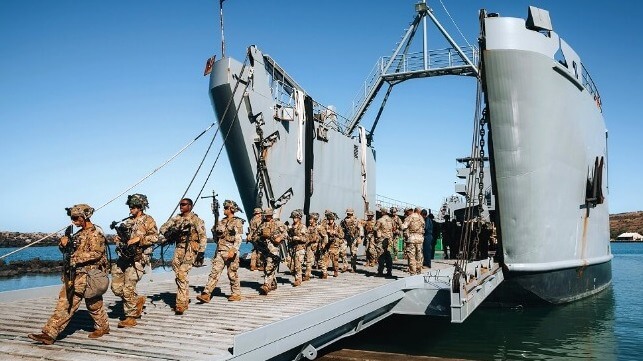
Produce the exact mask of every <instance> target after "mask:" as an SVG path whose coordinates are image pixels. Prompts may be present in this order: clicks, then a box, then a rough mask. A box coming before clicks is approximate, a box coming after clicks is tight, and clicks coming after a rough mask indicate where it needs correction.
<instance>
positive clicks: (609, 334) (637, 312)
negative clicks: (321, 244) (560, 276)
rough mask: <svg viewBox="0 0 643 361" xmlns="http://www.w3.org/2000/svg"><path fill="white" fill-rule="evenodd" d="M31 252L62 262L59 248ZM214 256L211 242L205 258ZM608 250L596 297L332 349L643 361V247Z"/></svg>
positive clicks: (380, 334) (399, 324)
mask: <svg viewBox="0 0 643 361" xmlns="http://www.w3.org/2000/svg"><path fill="white" fill-rule="evenodd" d="M243 247H244V249H245V250H247V249H248V248H249V247H248V246H247V245H245V244H244V245H243ZM47 248H50V250H49V251H47V250H46V249H47ZM31 251H32V252H35V253H36V254H37V255H38V256H39V257H40V258H42V259H60V253H59V252H58V249H57V248H56V247H42V248H40V249H37V248H34V249H33V250H31ZM8 252H9V249H0V254H5V253H8ZM213 252H214V247H212V245H210V244H209V245H208V250H207V252H206V254H208V255H209V256H211V255H212V253H213ZM612 252H613V253H614V260H613V261H612V277H613V279H612V287H611V288H609V289H608V290H606V291H604V292H602V293H600V294H599V295H596V296H594V297H590V298H588V299H585V300H582V301H578V302H574V303H571V304H568V305H564V306H555V307H553V306H552V307H531V308H511V309H496V308H481V309H478V310H476V311H475V312H474V314H473V315H472V316H471V317H470V318H469V319H468V320H467V321H465V322H464V323H463V324H451V323H449V321H448V320H446V319H436V318H425V317H419V316H394V317H390V318H388V319H386V320H384V321H382V322H380V323H379V324H376V325H375V326H372V327H369V328H368V329H366V330H365V331H363V332H361V333H359V334H357V335H356V336H353V337H350V338H348V339H345V340H343V341H340V342H339V343H338V344H337V345H335V346H334V347H335V348H353V349H363V350H373V351H386V352H396V353H405V354H413V355H428V356H438V357H447V358H464V359H470V360H641V359H643V357H642V356H641V353H643V283H642V282H641V278H640V277H639V273H640V272H641V270H643V244H625V243H616V244H612ZM171 254H172V250H170V251H169V252H168V255H166V257H165V258H166V259H169V258H170V256H171ZM19 257H26V255H20V256H19ZM47 257H51V258H47ZM156 257H159V255H158V254H157V255H156ZM23 259H24V258H23ZM9 260H11V259H9ZM158 271H162V269H160V270H156V271H155V272H158ZM59 283H60V278H59V276H57V275H55V276H54V275H52V276H24V277H18V278H15V279H4V280H0V290H10V289H20V288H26V287H37V286H43V285H54V284H59Z"/></svg>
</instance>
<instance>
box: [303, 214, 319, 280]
mask: <svg viewBox="0 0 643 361" xmlns="http://www.w3.org/2000/svg"><path fill="white" fill-rule="evenodd" d="M318 219H319V213H311V214H310V215H309V216H308V233H307V235H306V237H307V241H306V259H305V262H306V273H305V274H304V278H303V280H304V281H308V280H310V277H311V276H312V271H313V265H314V264H315V263H318V262H319V259H318V257H317V256H318V254H319V241H320V240H321V235H320V234H319V229H320V228H319V225H318V224H317V220H318Z"/></svg>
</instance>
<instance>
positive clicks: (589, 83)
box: [581, 64, 603, 112]
mask: <svg viewBox="0 0 643 361" xmlns="http://www.w3.org/2000/svg"><path fill="white" fill-rule="evenodd" d="M581 77H582V83H583V87H585V89H587V91H588V92H589V94H591V95H592V96H593V97H594V101H595V102H596V105H597V106H598V108H599V109H600V110H601V112H602V111H603V108H602V104H601V95H600V94H599V93H598V88H597V87H596V84H595V83H594V80H592V77H591V76H590V75H589V71H587V68H585V65H583V64H581Z"/></svg>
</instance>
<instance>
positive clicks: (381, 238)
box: [375, 208, 394, 277]
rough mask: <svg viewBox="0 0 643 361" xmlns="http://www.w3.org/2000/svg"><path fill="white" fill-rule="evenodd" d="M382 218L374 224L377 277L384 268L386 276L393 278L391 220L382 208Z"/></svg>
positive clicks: (386, 211) (381, 274) (381, 273)
mask: <svg viewBox="0 0 643 361" xmlns="http://www.w3.org/2000/svg"><path fill="white" fill-rule="evenodd" d="M380 211H381V212H382V217H380V218H379V219H378V220H377V222H375V236H376V237H377V275H378V276H383V275H384V273H383V272H384V267H385V266H386V276H387V277H392V276H393V273H392V272H393V258H392V257H391V252H393V240H394V237H393V220H392V219H391V217H389V215H388V209H387V208H382V209H381V210H380Z"/></svg>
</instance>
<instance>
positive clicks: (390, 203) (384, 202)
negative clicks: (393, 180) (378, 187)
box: [375, 194, 430, 213]
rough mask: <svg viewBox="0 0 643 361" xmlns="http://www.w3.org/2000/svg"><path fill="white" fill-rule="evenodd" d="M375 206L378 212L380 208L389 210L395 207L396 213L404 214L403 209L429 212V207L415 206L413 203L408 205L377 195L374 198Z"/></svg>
mask: <svg viewBox="0 0 643 361" xmlns="http://www.w3.org/2000/svg"><path fill="white" fill-rule="evenodd" d="M375 204H376V208H377V210H380V209H382V208H388V209H391V207H395V208H397V210H398V213H404V209H406V208H413V209H415V208H418V207H419V208H420V209H426V210H427V212H428V211H429V210H430V208H429V207H423V206H420V205H417V204H413V203H408V202H403V201H400V200H397V199H393V198H389V197H386V196H383V195H381V194H377V195H376V197H375Z"/></svg>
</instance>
